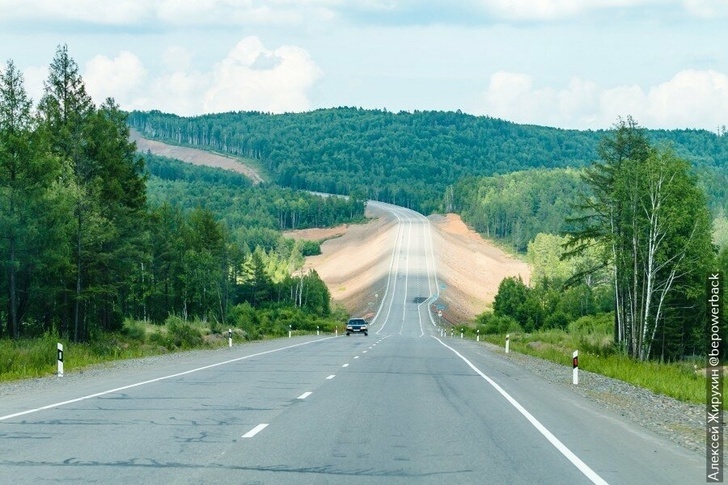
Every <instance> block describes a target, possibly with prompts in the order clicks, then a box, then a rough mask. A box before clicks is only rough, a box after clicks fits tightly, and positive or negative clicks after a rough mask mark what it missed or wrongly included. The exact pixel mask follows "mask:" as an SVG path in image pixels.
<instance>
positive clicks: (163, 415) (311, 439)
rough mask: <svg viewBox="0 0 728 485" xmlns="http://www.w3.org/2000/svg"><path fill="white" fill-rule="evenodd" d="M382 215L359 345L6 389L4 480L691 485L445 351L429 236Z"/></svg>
mask: <svg viewBox="0 0 728 485" xmlns="http://www.w3.org/2000/svg"><path fill="white" fill-rule="evenodd" d="M379 206H380V208H383V209H384V210H388V211H391V213H392V214H393V215H394V216H395V217H396V218H397V219H398V221H399V226H398V227H399V229H398V231H397V234H396V240H395V241H393V248H394V249H393V251H392V258H391V265H390V275H389V278H388V282H387V287H386V290H385V291H384V292H383V293H384V294H383V295H382V296H381V298H380V301H379V311H378V314H377V317H376V318H375V319H374V320H373V322H372V328H371V330H370V334H369V336H368V337H365V336H363V335H354V336H351V337H346V336H339V337H338V338H334V337H331V336H326V337H323V336H322V337H315V336H310V337H297V338H293V339H282V340H277V341H266V342H260V343H255V344H246V345H240V346H235V347H233V348H232V349H224V350H220V351H215V352H209V353H200V352H196V353H191V354H189V355H186V356H185V355H182V356H175V358H173V359H169V360H165V359H160V360H159V362H160V365H159V367H158V368H153V367H150V366H148V365H144V366H142V367H140V368H139V371H138V372H137V373H134V374H131V373H128V372H127V373H123V372H120V371H114V372H110V373H108V374H105V373H103V372H102V373H92V375H91V376H88V377H79V376H73V377H72V378H69V379H66V378H63V379H57V380H56V381H54V382H53V383H52V385H47V386H38V389H37V390H35V391H34V390H32V389H33V388H34V386H30V388H31V390H29V391H25V392H23V393H8V392H5V393H3V394H2V395H1V396H2V397H0V482H1V483H38V482H49V481H58V482H63V481H65V482H72V483H88V482H101V483H110V482H117V483H272V484H278V483H295V484H305V483H312V484H319V483H324V484H325V483H329V484H347V483H355V484H358V483H366V484H379V483H386V484H389V483H394V484H397V483H417V484H419V483H433V484H434V483H437V484H440V483H447V484H454V483H477V484H481V483H524V484H526V483H527V484H533V483H554V484H565V483H568V484H571V483H590V482H592V483H628V484H630V483H640V484H642V483H661V484H663V483H675V484H684V483H701V482H703V481H704V478H703V475H702V474H703V469H704V458H702V457H700V456H697V455H695V454H691V453H688V452H686V451H684V450H683V449H681V448H679V447H678V446H676V445H674V444H671V443H669V442H666V441H665V440H663V439H661V438H658V437H656V436H653V435H652V434H650V433H649V432H647V431H645V430H644V429H641V428H639V427H638V426H636V425H634V424H631V423H629V422H625V421H624V420H623V419H622V418H621V417H619V416H617V415H614V414H611V413H609V412H605V411H603V410H601V409H599V408H598V407H597V406H596V405H595V404H593V403H592V402H590V401H587V400H585V399H583V398H581V397H580V396H578V395H577V394H574V393H571V392H568V390H564V388H563V387H561V386H553V385H551V384H549V383H548V382H547V381H544V380H543V379H541V378H540V377H538V376H537V375H535V374H532V373H530V372H529V371H528V370H526V369H523V368H521V367H519V366H518V365H516V364H515V363H513V362H512V361H511V360H509V359H508V358H507V357H506V356H504V355H502V354H494V353H492V352H488V351H487V349H486V347H484V346H482V345H480V344H477V343H475V342H472V341H466V340H460V339H458V338H440V337H439V336H438V335H439V332H438V331H437V329H436V327H435V326H434V324H433V319H432V317H431V313H430V312H429V311H428V306H429V304H430V302H432V301H434V298H436V297H437V291H438V284H437V279H436V268H435V265H434V263H433V261H434V257H433V247H432V242H431V238H430V232H429V231H430V227H429V223H428V221H427V220H426V219H425V218H424V217H422V216H421V215H419V214H416V213H414V212H412V211H408V210H406V209H402V208H399V207H395V206H387V205H383V204H380V205H379ZM121 368H122V369H123V368H124V367H123V366H122V367H121ZM96 375H103V376H104V379H105V380H100V379H99V378H97V377H94V376H96ZM64 379H65V380H64Z"/></svg>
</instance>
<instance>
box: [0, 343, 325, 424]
mask: <svg viewBox="0 0 728 485" xmlns="http://www.w3.org/2000/svg"><path fill="white" fill-rule="evenodd" d="M332 338H335V337H326V338H322V339H317V340H311V341H309V342H302V343H300V344H294V345H288V346H286V347H281V348H279V349H272V350H266V351H264V352H258V353H257V354H250V355H245V356H243V357H237V358H235V359H230V360H226V361H224V362H218V363H216V364H210V365H206V366H203V367H198V368H197V369H191V370H187V371H184V372H178V373H177V374H172V375H168V376H163V377H157V378H156V379H150V380H148V381H143V382H137V383H135V384H129V385H128V386H122V387H117V388H115V389H109V390H108V391H102V392H97V393H95V394H89V395H88V396H82V397H77V398H75V399H69V400H68V401H62V402H57V403H53V404H49V405H47V406H42V407H39V408H35V409H28V410H26V411H21V412H19V413H14V414H8V415H7V416H0V421H5V420H7V419H12V418H17V417H18V416H24V415H26V414H32V413H37V412H38V411H45V410H46V409H52V408H57V407H61V406H65V405H66V404H73V403H76V402H79V401H85V400H87V399H93V398H95V397H99V396H105V395H107V394H113V393H115V392H119V391H124V390H126V389H131V388H133V387H139V386H143V385H145V384H152V383H154V382H159V381H163V380H166V379H172V378H174V377H180V376H184V375H187V374H192V373H193V372H198V371H201V370H206V369H212V368H213V367H219V366H221V365H225V364H231V363H233V362H238V361H240V360H245V359H251V358H253V357H258V356H261V355H266V354H272V353H275V352H280V351H282V350H288V349H292V348H295V347H301V346H302V345H309V344H313V343H317V342H323V341H324V340H329V339H332Z"/></svg>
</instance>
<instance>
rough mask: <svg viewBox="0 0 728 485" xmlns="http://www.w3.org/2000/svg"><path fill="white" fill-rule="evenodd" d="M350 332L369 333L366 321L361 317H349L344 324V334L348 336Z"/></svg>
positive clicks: (366, 334) (365, 334)
mask: <svg viewBox="0 0 728 485" xmlns="http://www.w3.org/2000/svg"><path fill="white" fill-rule="evenodd" d="M352 333H363V334H364V336H365V337H366V336H368V335H369V327H368V326H367V321H366V320H364V319H363V318H351V319H349V322H348V323H347V324H346V336H347V337H348V336H349V335H351V334H352Z"/></svg>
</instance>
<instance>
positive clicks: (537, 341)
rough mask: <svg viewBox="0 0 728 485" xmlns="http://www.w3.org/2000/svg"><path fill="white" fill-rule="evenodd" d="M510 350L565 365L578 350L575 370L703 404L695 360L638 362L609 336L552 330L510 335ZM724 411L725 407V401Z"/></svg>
mask: <svg viewBox="0 0 728 485" xmlns="http://www.w3.org/2000/svg"><path fill="white" fill-rule="evenodd" d="M481 338H484V339H485V340H486V341H488V342H490V343H493V344H496V345H498V346H501V347H503V346H504V345H505V338H506V336H505V334H497V335H485V336H483V335H481ZM510 349H511V351H515V352H519V353H522V354H527V355H532V356H534V357H539V358H542V359H545V360H549V361H551V362H556V363H558V364H563V365H565V366H571V359H572V353H573V351H574V350H578V351H579V369H582V370H585V371H589V372H593V373H596V374H601V375H604V376H607V377H612V378H614V379H619V380H621V381H624V382H627V383H630V384H633V385H635V386H639V387H642V388H645V389H649V390H651V391H653V392H655V393H658V394H663V395H665V396H670V397H673V398H675V399H678V400H680V401H683V402H690V403H695V404H703V403H705V399H706V385H707V382H706V381H707V380H706V378H705V376H704V375H701V374H699V373H698V372H696V367H695V366H696V365H698V361H697V360H693V361H683V362H672V363H664V362H656V361H651V362H640V361H637V360H635V359H632V358H629V357H628V356H626V355H624V354H621V353H619V352H617V351H616V350H615V349H614V346H613V344H612V343H611V336H610V335H605V334H602V333H598V332H597V333H595V332H586V333H582V332H576V333H571V332H567V331H564V330H554V329H552V330H542V331H538V332H533V333H523V332H518V333H511V334H510ZM724 408H728V407H726V404H725V402H724Z"/></svg>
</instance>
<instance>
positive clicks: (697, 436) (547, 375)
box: [482, 342, 706, 454]
mask: <svg viewBox="0 0 728 485" xmlns="http://www.w3.org/2000/svg"><path fill="white" fill-rule="evenodd" d="M482 345H483V346H484V347H486V348H487V349H488V350H489V351H491V352H495V353H500V354H502V355H505V352H504V350H503V348H502V347H499V346H497V345H493V344H490V343H487V342H485V343H482ZM508 359H509V360H511V361H513V362H516V363H518V364H519V365H520V366H522V367H524V368H526V369H528V370H529V371H531V372H533V373H534V374H536V375H538V376H539V377H541V378H543V379H545V380H546V381H548V382H549V383H551V384H552V385H555V386H561V387H564V388H567V389H568V390H569V391H571V392H574V393H576V394H579V395H581V396H583V397H585V398H586V399H589V400H590V401H593V402H595V403H597V404H598V405H599V406H601V407H603V408H604V409H608V410H609V411H611V412H613V413H615V414H618V415H620V416H622V417H623V418H624V419H626V420H629V421H631V422H633V423H636V424H638V425H640V426H642V427H644V428H646V429H648V430H650V431H651V432H653V433H655V434H656V435H658V436H662V437H664V438H666V439H668V440H670V441H672V442H674V443H677V444H678V445H680V446H682V447H683V448H685V449H686V450H688V451H691V452H696V453H701V454H703V453H705V420H706V414H705V406H704V405H702V404H690V403H685V402H682V401H678V400H677V399H674V398H671V397H667V396H663V395H660V394H656V393H654V392H652V391H649V390H647V389H644V388H641V387H637V386H634V385H632V384H629V383H626V382H624V381H620V380H618V379H612V378H611V377H606V376H603V375H600V374H594V373H592V372H587V371H584V370H579V384H578V385H576V386H575V385H573V384H572V383H571V381H569V382H565V381H564V379H563V378H562V377H561V376H563V375H564V370H565V369H566V368H565V366H563V365H559V364H556V363H554V362H551V361H548V360H544V359H540V358H538V357H533V356H530V355H525V354H519V353H517V352H511V353H509V354H508ZM570 370H571V369H567V372H568V371H570Z"/></svg>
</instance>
